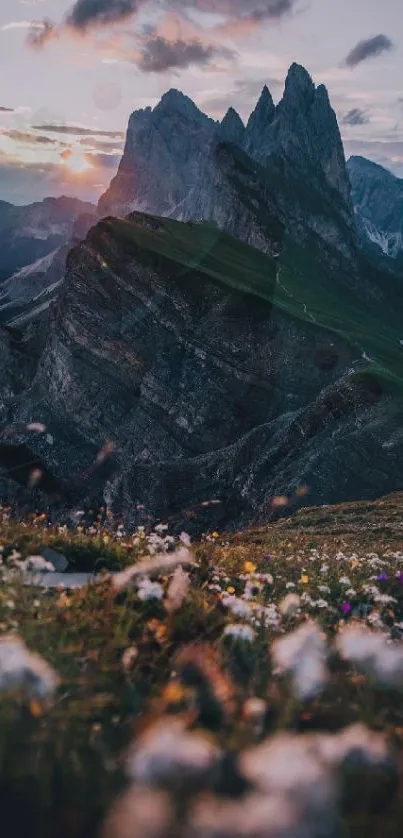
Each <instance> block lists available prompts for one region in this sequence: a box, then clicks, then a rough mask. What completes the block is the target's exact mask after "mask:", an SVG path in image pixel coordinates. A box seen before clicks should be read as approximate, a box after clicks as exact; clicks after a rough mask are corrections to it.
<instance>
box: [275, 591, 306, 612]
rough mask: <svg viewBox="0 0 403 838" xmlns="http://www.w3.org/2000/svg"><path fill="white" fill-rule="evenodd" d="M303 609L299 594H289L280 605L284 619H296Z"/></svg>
mask: <svg viewBox="0 0 403 838" xmlns="http://www.w3.org/2000/svg"><path fill="white" fill-rule="evenodd" d="M300 608H301V600H300V598H299V596H297V594H287V596H286V597H284V599H283V600H282V602H281V603H280V605H279V611H280V614H282V615H283V617H294V616H295V614H297V612H298V611H299V609H300Z"/></svg>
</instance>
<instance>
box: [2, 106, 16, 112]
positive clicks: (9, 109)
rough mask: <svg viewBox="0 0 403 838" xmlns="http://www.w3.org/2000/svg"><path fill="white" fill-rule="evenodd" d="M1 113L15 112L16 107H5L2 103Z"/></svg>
mask: <svg viewBox="0 0 403 838" xmlns="http://www.w3.org/2000/svg"><path fill="white" fill-rule="evenodd" d="M0 113H15V108H5V107H3V105H1V106H0Z"/></svg>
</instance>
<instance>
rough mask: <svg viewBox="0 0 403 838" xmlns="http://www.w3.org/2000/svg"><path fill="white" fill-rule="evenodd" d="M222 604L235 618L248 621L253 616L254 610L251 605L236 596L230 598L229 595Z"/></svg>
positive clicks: (223, 599)
mask: <svg viewBox="0 0 403 838" xmlns="http://www.w3.org/2000/svg"><path fill="white" fill-rule="evenodd" d="M221 601H222V604H223V605H224V607H225V608H228V610H229V611H231V614H233V615H234V617H241V618H242V619H244V620H247V619H248V618H250V617H251V616H252V609H251V607H250V605H248V603H247V602H245V600H243V599H239V598H238V597H236V596H230V595H229V594H228V595H226V596H224V597H223V598H222V600H221Z"/></svg>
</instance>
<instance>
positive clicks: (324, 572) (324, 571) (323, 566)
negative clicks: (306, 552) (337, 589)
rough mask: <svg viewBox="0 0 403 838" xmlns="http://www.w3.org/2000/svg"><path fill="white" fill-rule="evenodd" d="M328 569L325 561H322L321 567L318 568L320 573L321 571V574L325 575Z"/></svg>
mask: <svg viewBox="0 0 403 838" xmlns="http://www.w3.org/2000/svg"><path fill="white" fill-rule="evenodd" d="M328 571H329V565H328V564H326V562H324V563H323V565H322V567H321V568H320V573H323V575H326V573H328Z"/></svg>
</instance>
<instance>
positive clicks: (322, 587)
mask: <svg viewBox="0 0 403 838" xmlns="http://www.w3.org/2000/svg"><path fill="white" fill-rule="evenodd" d="M318 591H319V593H321V594H330V588H329V585H319V586H318Z"/></svg>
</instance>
